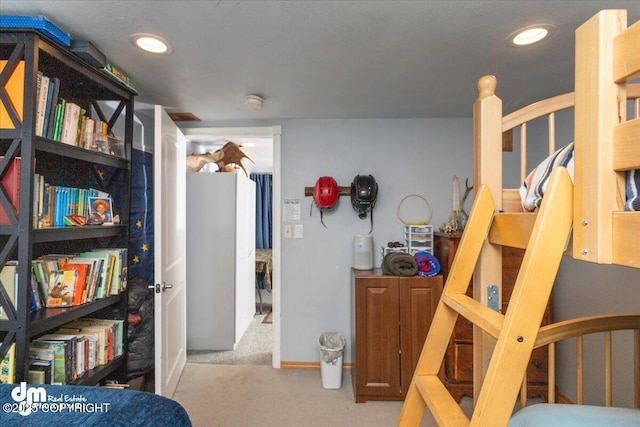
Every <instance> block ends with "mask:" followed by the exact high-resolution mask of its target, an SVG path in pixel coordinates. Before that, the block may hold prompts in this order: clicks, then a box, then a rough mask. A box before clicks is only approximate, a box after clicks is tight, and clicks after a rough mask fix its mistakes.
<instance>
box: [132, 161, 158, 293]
mask: <svg viewBox="0 0 640 427" xmlns="http://www.w3.org/2000/svg"><path fill="white" fill-rule="evenodd" d="M153 244H154V242H153V154H152V153H146V152H144V151H140V150H131V217H130V219H129V251H128V252H129V253H128V256H129V277H130V278H131V277H139V278H141V279H143V280H145V281H146V282H148V283H154V281H153V266H154V263H153V256H154V254H153Z"/></svg>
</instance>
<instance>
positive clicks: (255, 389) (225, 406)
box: [173, 364, 436, 427]
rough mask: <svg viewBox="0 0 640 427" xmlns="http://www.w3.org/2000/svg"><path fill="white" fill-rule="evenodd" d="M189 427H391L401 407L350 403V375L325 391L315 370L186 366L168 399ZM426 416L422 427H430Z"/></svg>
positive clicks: (345, 373) (399, 405)
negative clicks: (182, 410)
mask: <svg viewBox="0 0 640 427" xmlns="http://www.w3.org/2000/svg"><path fill="white" fill-rule="evenodd" d="M173 398H174V400H176V401H178V402H179V403H180V404H182V406H184V408H185V409H186V410H187V413H188V414H189V417H190V418H191V421H192V422H193V425H194V427H252V426H256V427H272V426H278V427H314V426H318V427H325V426H326V427H341V426H345V427H347V426H348V427H359V426H362V427H378V426H380V427H383V426H395V425H396V423H397V419H398V415H399V414H400V410H401V408H402V402H366V403H357V404H356V403H355V401H354V397H353V387H352V385H351V375H350V372H349V371H344V375H343V378H342V387H341V388H340V389H337V390H325V389H324V388H323V387H322V379H321V377H320V371H319V370H290V369H273V368H271V367H266V366H235V365H209V364H187V366H186V367H185V370H184V372H183V373H182V377H181V379H180V382H179V384H178V387H177V389H176V392H175V394H174V396H173ZM435 425H436V424H435V422H434V421H433V418H431V416H430V415H428V414H427V416H426V417H425V420H423V423H422V426H423V427H430V426H435Z"/></svg>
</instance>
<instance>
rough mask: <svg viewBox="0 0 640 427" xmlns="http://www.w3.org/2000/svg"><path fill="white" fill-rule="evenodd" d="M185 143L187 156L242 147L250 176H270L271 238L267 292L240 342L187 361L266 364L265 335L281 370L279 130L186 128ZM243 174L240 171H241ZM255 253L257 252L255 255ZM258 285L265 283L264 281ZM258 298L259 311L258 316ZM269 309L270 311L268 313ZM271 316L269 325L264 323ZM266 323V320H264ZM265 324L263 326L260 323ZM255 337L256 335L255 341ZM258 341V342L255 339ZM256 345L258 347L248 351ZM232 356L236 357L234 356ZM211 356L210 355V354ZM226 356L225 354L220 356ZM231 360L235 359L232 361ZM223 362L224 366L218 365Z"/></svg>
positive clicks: (196, 354) (273, 362)
mask: <svg viewBox="0 0 640 427" xmlns="http://www.w3.org/2000/svg"><path fill="white" fill-rule="evenodd" d="M182 131H183V133H184V135H185V137H186V139H187V140H188V148H187V154H191V153H192V152H198V153H204V152H207V151H215V150H217V149H219V148H221V147H222V146H223V145H224V144H225V143H226V142H229V141H232V142H235V143H237V144H238V145H241V147H242V150H243V151H244V152H245V153H246V154H247V155H248V156H249V157H251V158H252V159H253V162H250V161H248V160H245V161H244V162H243V163H244V166H245V167H246V168H247V170H248V171H250V172H255V173H268V172H271V175H272V235H271V242H272V243H271V246H272V247H271V249H270V251H269V252H270V277H269V278H270V280H269V282H270V290H268V289H266V288H267V287H266V286H260V289H259V290H257V291H256V316H254V320H253V322H252V324H251V325H250V326H249V328H248V329H247V331H246V332H245V334H244V335H243V338H242V339H241V340H240V341H239V342H238V344H237V345H236V348H235V349H234V350H233V351H227V352H220V354H217V355H213V356H211V355H210V357H207V356H206V355H202V353H204V352H203V351H189V352H188V361H189V362H194V363H223V364H265V363H264V357H265V355H264V345H265V340H264V339H260V338H264V336H263V337H259V335H261V334H262V335H265V331H268V332H269V333H270V334H268V335H270V336H269V338H270V343H269V344H268V346H269V347H270V348H269V350H270V358H271V363H270V364H271V366H272V367H274V368H280V239H279V236H280V223H281V209H280V206H281V198H280V197H281V196H280V179H281V174H280V135H281V127H280V126H268V127H242V128H185V129H182ZM206 168H208V169H205V170H208V171H215V170H217V166H216V165H215V164H212V165H211V166H206ZM240 173H242V171H240ZM256 252H257V253H258V251H256ZM262 279H263V280H262V281H261V284H262V283H264V278H262ZM260 297H261V298H262V311H263V313H262V314H260V313H259V311H260V304H259V302H260ZM269 309H270V310H269ZM269 311H270V312H271V313H270V316H269V317H270V319H271V323H267V322H265V318H266V317H267V315H268V314H269ZM266 320H267V321H268V320H269V319H266ZM263 322H264V323H263ZM255 335H258V337H256V336H255ZM256 338H257V339H256ZM252 342H253V343H257V344H255V345H256V346H257V347H256V348H255V349H251V346H252V345H253V344H252ZM234 352H235V355H234ZM209 353H211V352H209ZM222 353H226V354H222ZM234 357H235V358H236V359H235V360H234ZM220 360H222V361H223V362H220Z"/></svg>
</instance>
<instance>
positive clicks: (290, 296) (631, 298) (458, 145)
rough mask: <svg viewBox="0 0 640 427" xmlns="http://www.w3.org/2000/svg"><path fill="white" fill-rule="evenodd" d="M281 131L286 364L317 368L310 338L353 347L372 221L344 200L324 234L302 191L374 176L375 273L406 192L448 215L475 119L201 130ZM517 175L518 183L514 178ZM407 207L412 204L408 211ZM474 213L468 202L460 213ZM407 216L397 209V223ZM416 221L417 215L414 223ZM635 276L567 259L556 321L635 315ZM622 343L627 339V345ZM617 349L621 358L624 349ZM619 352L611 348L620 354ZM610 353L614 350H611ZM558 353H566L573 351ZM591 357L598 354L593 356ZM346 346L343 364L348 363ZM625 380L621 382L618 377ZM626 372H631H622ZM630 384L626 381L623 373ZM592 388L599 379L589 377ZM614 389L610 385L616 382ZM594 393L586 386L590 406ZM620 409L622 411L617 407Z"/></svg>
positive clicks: (566, 365) (562, 137) (562, 370)
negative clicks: (360, 249)
mask: <svg viewBox="0 0 640 427" xmlns="http://www.w3.org/2000/svg"><path fill="white" fill-rule="evenodd" d="M567 117H568V118H569V120H568V121H567V122H566V123H567V125H566V126H564V128H562V129H559V130H558V135H557V143H556V145H557V147H561V146H563V145H565V144H566V143H568V142H570V141H572V139H573V138H572V136H571V135H572V128H573V124H572V121H571V120H570V117H571V116H570V113H569V114H567V115H565V116H564V117H562V118H557V122H559V123H560V121H561V120H563V121H564V120H565V119H567ZM275 124H278V125H282V147H281V157H282V161H281V167H282V192H281V194H282V197H283V198H297V199H300V200H301V205H302V207H301V221H300V223H301V224H302V225H303V227H304V238H303V239H282V265H281V271H282V292H281V302H282V304H281V305H282V342H281V359H282V361H295V362H317V361H318V360H319V352H318V349H317V344H316V340H317V338H318V336H319V335H320V333H321V332H324V331H339V332H342V333H343V334H345V336H346V337H347V343H349V342H350V332H349V331H350V326H349V324H350V315H351V313H350V306H349V286H350V265H351V245H352V239H353V235H354V234H358V233H366V232H368V231H369V221H368V219H367V220H365V221H362V220H360V219H359V218H358V217H357V215H356V213H355V211H353V209H352V208H351V206H350V201H349V198H348V197H343V198H341V200H340V202H339V205H338V207H337V209H336V210H335V211H334V212H332V213H329V214H327V215H325V217H324V220H325V224H326V225H327V228H324V227H323V226H322V225H321V224H320V215H319V212H318V210H317V209H314V210H313V211H312V216H309V207H310V205H311V198H306V197H304V187H306V186H313V185H314V183H315V181H316V179H317V178H318V177H319V176H322V175H331V176H333V177H334V178H335V179H336V180H337V181H338V184H339V185H341V186H347V185H350V183H351V181H352V179H353V177H354V176H355V175H356V174H360V173H371V174H372V175H374V177H375V178H376V179H377V181H378V183H379V185H380V196H379V199H378V204H377V206H376V208H375V210H374V229H373V235H374V244H375V246H376V257H375V265H376V266H379V265H380V261H381V256H380V254H379V247H380V245H383V244H386V243H387V242H388V241H392V240H401V239H402V238H403V235H402V232H403V230H402V223H401V222H400V221H399V220H398V218H397V217H396V209H397V205H398V202H399V201H400V199H401V198H402V197H404V196H405V195H406V194H409V193H419V194H421V195H423V196H425V197H427V198H428V199H429V201H430V203H431V205H432V207H433V218H432V220H431V224H434V228H437V227H438V226H439V225H440V224H441V223H442V222H444V221H445V220H446V219H447V217H448V215H449V213H450V211H451V179H452V177H453V175H458V177H459V178H460V182H461V186H463V185H464V178H466V177H469V178H470V182H471V184H473V182H472V174H473V159H472V157H473V148H472V139H473V131H472V120H471V119H470V118H469V119H385V120H376V119H366V120H365V119H360V120H283V121H280V122H279V123H262V122H254V123H246V122H244V123H237V122H235V123H228V122H227V123H206V124H202V126H207V127H212V126H220V127H223V126H265V125H275ZM530 132H531V135H530V145H533V143H532V141H534V140H538V139H539V138H540V136H539V134H540V133H542V134H546V132H547V130H546V125H540V126H537V125H534V126H532V128H530ZM530 149H531V150H534V153H533V154H532V156H531V161H530V164H529V168H531V167H533V166H534V165H535V164H536V163H537V162H539V161H540V160H542V159H543V158H544V157H545V150H546V148H545V149H541V148H538V149H536V148H533V147H530ZM518 156H519V148H517V147H516V148H515V149H514V152H513V153H508V154H505V159H506V160H505V161H511V159H512V158H513V157H516V158H517V157H518ZM514 174H515V175H514ZM518 174H519V172H518V168H517V167H509V168H507V171H506V172H505V183H506V185H509V186H512V187H517V186H518V183H519V178H518ZM407 207H409V206H407ZM413 207H414V210H413V211H411V210H410V209H409V210H406V217H407V219H409V220H413V219H414V218H422V216H424V215H425V210H424V209H422V210H421V208H422V205H421V204H419V203H416V204H415V205H414V206H413ZM466 208H467V211H468V210H469V209H470V200H469V201H468V202H467V205H466ZM404 215H405V210H404V209H403V216H404ZM412 215H415V217H413V216H412ZM638 283H640V270H637V269H629V268H624V267H616V266H599V265H591V264H588V263H583V262H579V261H574V260H573V259H570V258H565V259H564V260H563V262H562V265H561V267H560V272H559V275H558V278H557V282H556V285H555V290H554V296H553V298H554V317H555V319H556V320H562V319H567V318H571V317H576V316H583V315H588V314H594V313H606V312H628V311H631V312H636V313H637V312H638V308H639V307H640V292H638ZM623 341H624V338H623ZM628 344H629V343H626V344H625V343H624V342H623V343H622V344H621V345H622V350H623V351H626V350H625V349H624V346H625V345H628ZM617 347H619V345H617V344H616V350H617ZM616 350H614V351H616ZM561 351H569V352H571V349H569V350H565V349H564V348H563V349H561ZM593 354H594V355H596V357H598V358H601V357H600V355H599V353H598V352H596V351H593ZM569 356H570V354H567V356H566V357H564V355H563V356H561V358H560V360H562V363H561V365H560V366H559V367H558V371H559V372H558V376H559V379H558V383H559V385H560V389H561V390H562V391H563V392H566V393H567V394H569V395H571V393H572V390H573V389H574V385H573V384H574V380H572V379H569V377H568V376H569V375H570V374H571V373H572V372H574V367H573V365H572V364H571V363H570V360H569V359H568V358H569ZM352 360H353V359H352V354H351V349H350V348H349V347H347V348H346V351H345V362H351V361H352ZM630 363H631V355H630V352H629V351H627V352H626V356H623V359H622V360H620V359H616V366H617V367H618V368H619V367H621V366H625V368H627V369H628V366H629V364H630ZM618 368H616V370H615V371H616V376H617V377H622V379H623V380H624V379H625V378H624V376H625V375H626V374H618V372H619V371H620V370H619V369H618ZM627 372H628V371H627ZM627 376H628V375H627ZM587 380H588V381H593V384H597V383H598V382H599V381H600V380H599V379H592V378H587ZM614 384H616V383H614ZM628 384H629V380H628V379H627V381H626V384H621V385H620V386H619V387H618V386H616V394H615V396H616V397H615V399H616V400H618V401H619V399H622V400H623V401H624V400H628V399H629V398H630V397H629V396H632V393H631V392H630V391H629V385H628ZM598 388H599V387H595V386H592V385H591V383H587V385H586V387H585V392H586V393H587V398H588V399H591V397H590V394H593V393H594V391H593V390H594V389H595V390H597V389H598ZM622 404H626V403H622Z"/></svg>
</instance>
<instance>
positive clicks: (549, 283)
mask: <svg viewBox="0 0 640 427" xmlns="http://www.w3.org/2000/svg"><path fill="white" fill-rule="evenodd" d="M572 200H573V186H572V184H571V179H570V177H569V174H568V173H567V171H566V169H564V168H558V169H555V170H554V171H553V173H552V175H551V178H550V181H549V186H548V188H547V193H546V195H545V198H544V202H543V204H542V206H541V209H540V212H539V213H538V214H537V217H536V221H535V224H534V226H533V230H532V232H531V235H530V238H529V240H528V244H527V248H526V252H525V255H524V259H523V261H522V266H521V268H520V272H519V274H518V278H517V280H516V283H515V287H514V290H513V294H512V297H511V300H510V303H509V308H508V309H507V313H506V314H505V315H503V314H501V313H499V312H497V311H494V310H492V309H490V308H489V307H487V306H486V305H483V304H481V303H480V302H478V301H476V300H474V299H473V298H470V297H468V296H467V295H466V292H467V288H468V286H469V282H470V280H471V277H472V274H473V270H474V268H475V265H476V263H477V261H478V258H479V256H480V252H481V249H482V247H483V245H484V244H491V243H490V242H489V241H488V235H489V231H490V230H491V227H492V225H493V218H494V215H499V213H496V212H495V210H496V209H495V204H494V200H493V197H492V195H491V192H490V190H489V188H488V187H487V186H484V185H483V186H481V187H480V189H479V191H478V193H477V195H476V198H475V201H474V205H473V209H472V211H471V215H470V217H469V221H468V223H467V226H466V227H465V231H464V234H463V236H462V239H461V241H460V246H459V249H458V251H457V253H456V257H455V259H454V261H453V265H452V267H451V271H450V273H449V276H448V278H447V283H446V285H445V288H444V291H443V293H442V298H441V299H440V302H439V304H438V307H437V309H436V313H435V316H434V319H433V322H432V324H431V328H430V329H429V333H428V335H427V338H426V340H425V344H424V347H423V349H422V353H421V355H420V359H419V361H418V365H417V367H416V370H415V372H414V376H413V379H412V381H411V385H410V387H409V390H408V393H407V397H406V399H405V402H404V405H403V408H402V412H401V413H400V418H399V420H398V426H402V427H404V426H419V425H420V423H421V421H422V418H423V415H424V411H425V408H427V407H428V408H429V410H430V412H431V414H432V415H433V417H434V418H435V420H436V422H437V423H438V425H440V426H488V425H491V426H506V425H507V423H508V421H509V418H510V417H511V413H512V411H513V408H514V404H515V401H516V399H517V396H518V392H519V390H520V385H521V383H522V381H523V378H524V375H525V372H526V368H527V364H528V362H529V358H530V356H531V351H532V350H533V345H534V342H535V340H536V337H537V334H538V330H539V327H540V323H541V320H542V317H543V314H544V310H545V307H546V305H547V302H548V299H549V296H550V295H551V289H552V287H553V282H554V280H555V277H556V273H557V270H558V267H559V265H560V260H561V258H562V254H563V252H564V250H565V247H566V244H567V239H568V237H569V233H570V230H571V223H572V213H573V202H572ZM520 231H521V230H513V232H512V233H510V232H509V230H507V231H506V232H505V230H501V235H502V236H505V235H507V236H508V235H509V234H512V235H513V237H514V238H516V239H517V238H519V237H518V236H519V234H520ZM458 315H462V316H463V317H465V318H467V319H468V320H470V321H471V322H472V323H473V324H474V325H475V326H477V327H480V328H481V329H482V330H483V331H485V332H486V333H487V334H489V335H490V336H492V337H494V338H495V339H497V343H496V346H495V348H494V351H493V355H492V357H491V361H490V362H489V367H488V369H487V373H486V375H485V378H484V382H483V384H482V388H481V389H480V393H479V395H478V400H477V402H475V406H474V412H473V414H472V416H471V419H469V418H468V417H467V415H466V414H465V413H464V412H463V411H462V409H461V408H460V406H459V405H458V403H457V402H456V401H455V400H454V399H453V397H452V396H451V394H450V393H449V392H448V391H447V389H446V387H445V385H444V384H443V382H442V380H441V379H440V377H439V376H438V373H439V371H440V367H441V366H442V362H443V359H444V355H445V351H446V349H447V344H448V343H449V339H450V337H451V333H452V331H453V328H454V325H455V323H456V320H457V318H458Z"/></svg>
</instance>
